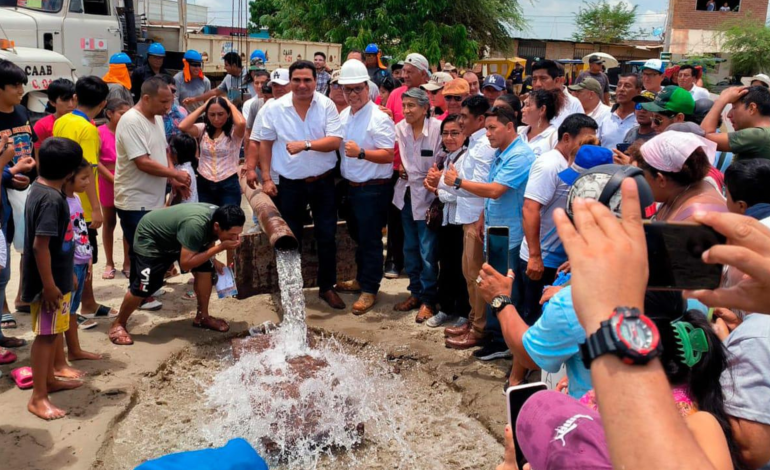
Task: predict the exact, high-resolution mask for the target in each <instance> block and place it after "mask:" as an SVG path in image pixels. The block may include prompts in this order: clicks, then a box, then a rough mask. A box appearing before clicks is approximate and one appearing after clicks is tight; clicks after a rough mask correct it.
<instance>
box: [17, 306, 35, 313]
mask: <svg viewBox="0 0 770 470" xmlns="http://www.w3.org/2000/svg"><path fill="white" fill-rule="evenodd" d="M16 313H32V310H30V307H29V305H16Z"/></svg>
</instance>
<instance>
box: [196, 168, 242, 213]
mask: <svg viewBox="0 0 770 470" xmlns="http://www.w3.org/2000/svg"><path fill="white" fill-rule="evenodd" d="M197 180H198V181H197V183H198V201H200V202H204V203H206V204H214V205H215V206H219V207H222V206H229V205H234V206H239V207H240V205H241V185H240V184H239V183H238V173H236V174H234V175H233V176H230V177H229V178H227V179H224V180H222V181H220V182H218V183H215V182H213V181H209V180H207V179H206V178H204V177H202V176H200V175H198V178H197Z"/></svg>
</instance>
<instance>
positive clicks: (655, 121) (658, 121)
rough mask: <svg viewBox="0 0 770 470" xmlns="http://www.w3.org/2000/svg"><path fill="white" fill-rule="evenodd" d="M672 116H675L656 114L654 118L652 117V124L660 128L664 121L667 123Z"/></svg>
mask: <svg viewBox="0 0 770 470" xmlns="http://www.w3.org/2000/svg"><path fill="white" fill-rule="evenodd" d="M674 116H675V115H671V116H667V115H665V114H663V113H658V114H656V115H655V116H653V118H652V123H653V124H655V125H656V126H660V125H662V124H663V121H664V120H666V121H669V120H671V119H673V118H674Z"/></svg>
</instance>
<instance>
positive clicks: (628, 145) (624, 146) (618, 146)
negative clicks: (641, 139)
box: [615, 143, 631, 153]
mask: <svg viewBox="0 0 770 470" xmlns="http://www.w3.org/2000/svg"><path fill="white" fill-rule="evenodd" d="M630 146H631V144H625V143H622V144H618V145H616V146H615V148H617V149H618V150H620V151H621V152H623V153H625V151H626V150H628V147H630Z"/></svg>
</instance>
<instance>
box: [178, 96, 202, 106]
mask: <svg viewBox="0 0 770 470" xmlns="http://www.w3.org/2000/svg"><path fill="white" fill-rule="evenodd" d="M198 101H200V100H199V99H198V97H197V96H191V97H189V98H185V99H183V100H182V104H183V105H190V104H193V103H197V102H198Z"/></svg>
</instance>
